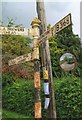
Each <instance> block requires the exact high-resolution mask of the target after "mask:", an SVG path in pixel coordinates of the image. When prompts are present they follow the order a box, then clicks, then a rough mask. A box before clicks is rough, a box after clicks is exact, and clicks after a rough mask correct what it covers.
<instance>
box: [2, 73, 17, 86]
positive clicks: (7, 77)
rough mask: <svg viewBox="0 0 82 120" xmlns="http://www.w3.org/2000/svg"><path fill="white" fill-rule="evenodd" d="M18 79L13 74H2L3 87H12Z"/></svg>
mask: <svg viewBox="0 0 82 120" xmlns="http://www.w3.org/2000/svg"><path fill="white" fill-rule="evenodd" d="M15 80H16V78H15V77H14V75H13V74H6V73H5V74H2V87H3V88H4V87H6V86H9V85H10V86H11V85H13V83H14V82H15Z"/></svg>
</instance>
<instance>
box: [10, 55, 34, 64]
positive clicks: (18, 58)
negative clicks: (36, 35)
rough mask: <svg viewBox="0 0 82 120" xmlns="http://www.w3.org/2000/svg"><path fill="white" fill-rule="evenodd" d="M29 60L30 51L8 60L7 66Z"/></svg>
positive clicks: (30, 58) (30, 56) (30, 57)
mask: <svg viewBox="0 0 82 120" xmlns="http://www.w3.org/2000/svg"><path fill="white" fill-rule="evenodd" d="M31 60H33V58H32V53H29V54H25V55H21V56H19V57H17V58H15V59H12V60H9V63H8V64H9V66H11V65H15V64H20V63H25V62H28V61H31Z"/></svg>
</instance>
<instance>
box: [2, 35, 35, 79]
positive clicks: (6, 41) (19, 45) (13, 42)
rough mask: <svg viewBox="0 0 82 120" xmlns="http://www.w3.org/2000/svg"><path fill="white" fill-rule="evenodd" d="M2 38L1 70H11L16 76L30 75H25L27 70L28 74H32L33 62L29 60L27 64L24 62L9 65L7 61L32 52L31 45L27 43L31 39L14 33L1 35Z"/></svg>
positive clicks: (29, 42) (30, 41)
mask: <svg viewBox="0 0 82 120" xmlns="http://www.w3.org/2000/svg"><path fill="white" fill-rule="evenodd" d="M2 40H3V41H2V64H3V72H13V73H14V74H16V75H18V76H21V77H27V78H28V76H30V75H28V76H27V74H28V72H29V71H30V73H29V74H32V72H31V71H33V64H32V63H31V62H29V64H28V63H25V64H20V65H14V66H11V67H9V66H8V61H9V60H11V59H14V58H16V57H18V56H20V55H24V54H28V53H30V52H32V47H31V46H30V45H29V44H32V40H31V39H30V38H26V37H23V36H16V35H2ZM31 76H32V75H31Z"/></svg>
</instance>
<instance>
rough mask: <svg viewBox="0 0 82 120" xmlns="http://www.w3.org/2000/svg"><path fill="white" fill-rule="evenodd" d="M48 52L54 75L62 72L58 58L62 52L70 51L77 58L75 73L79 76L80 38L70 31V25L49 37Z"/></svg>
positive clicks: (57, 75) (59, 74)
mask: <svg viewBox="0 0 82 120" xmlns="http://www.w3.org/2000/svg"><path fill="white" fill-rule="evenodd" d="M50 52H51V61H52V69H53V75H54V77H60V76H61V75H62V74H64V72H63V71H62V70H61V68H60V65H59V60H60V57H61V55H62V54H64V53H66V52H69V53H72V54H73V55H74V56H75V57H76V59H77V62H78V64H77V66H78V67H77V69H76V71H75V72H74V74H75V75H78V76H80V69H79V55H80V38H79V36H78V35H75V34H74V33H73V31H72V26H69V27H68V28H65V29H64V30H62V31H61V32H59V33H58V34H57V35H56V36H54V37H52V38H50Z"/></svg>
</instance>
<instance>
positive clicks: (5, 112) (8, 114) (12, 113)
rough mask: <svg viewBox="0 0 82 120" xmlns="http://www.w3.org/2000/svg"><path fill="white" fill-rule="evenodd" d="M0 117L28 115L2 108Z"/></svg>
mask: <svg viewBox="0 0 82 120" xmlns="http://www.w3.org/2000/svg"><path fill="white" fill-rule="evenodd" d="M2 118H29V117H28V116H25V115H22V114H19V113H15V112H11V111H8V110H2Z"/></svg>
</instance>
